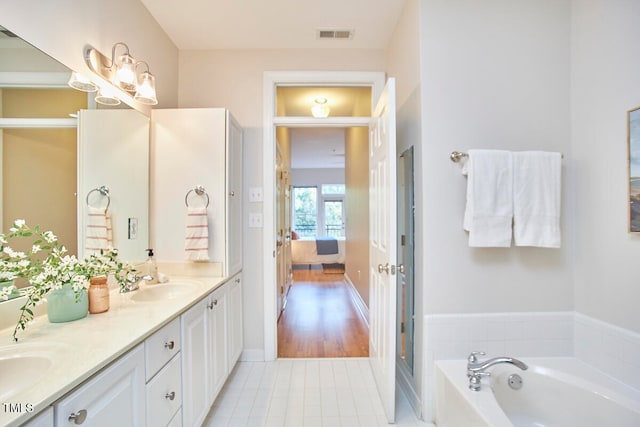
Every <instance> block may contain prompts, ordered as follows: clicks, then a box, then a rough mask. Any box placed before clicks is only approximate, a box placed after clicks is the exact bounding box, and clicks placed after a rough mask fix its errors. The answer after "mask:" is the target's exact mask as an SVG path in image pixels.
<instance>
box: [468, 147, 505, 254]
mask: <svg viewBox="0 0 640 427" xmlns="http://www.w3.org/2000/svg"><path fill="white" fill-rule="evenodd" d="M465 168H466V172H467V205H466V209H465V213H464V229H465V230H467V231H468V232H469V246H471V247H509V246H511V230H512V227H511V225H512V221H513V167H512V155H511V152H509V151H502V150H469V159H468V160H467V162H466V164H465Z"/></svg>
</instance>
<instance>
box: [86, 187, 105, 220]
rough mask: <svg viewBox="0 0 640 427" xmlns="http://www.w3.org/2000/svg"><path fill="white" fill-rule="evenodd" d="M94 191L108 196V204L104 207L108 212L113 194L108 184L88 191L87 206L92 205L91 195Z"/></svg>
mask: <svg viewBox="0 0 640 427" xmlns="http://www.w3.org/2000/svg"><path fill="white" fill-rule="evenodd" d="M94 191H97V192H98V193H100V194H102V195H103V196H105V197H106V198H107V206H105V207H104V212H105V213H106V212H107V210H109V205H110V204H111V194H109V187H107V186H106V185H102V186H100V187H98V188H94V189H93V190H91V191H89V192H88V193H87V206H89V207H90V206H91V205H89V196H90V195H91V193H93V192H94Z"/></svg>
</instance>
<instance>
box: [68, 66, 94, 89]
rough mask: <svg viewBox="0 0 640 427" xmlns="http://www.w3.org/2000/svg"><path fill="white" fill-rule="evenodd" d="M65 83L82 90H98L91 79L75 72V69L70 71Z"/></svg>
mask: <svg viewBox="0 0 640 427" xmlns="http://www.w3.org/2000/svg"><path fill="white" fill-rule="evenodd" d="M67 84H68V85H69V86H71V87H72V88H74V89H78V90H81V91H83V92H95V91H97V90H98V86H96V85H95V84H93V82H92V81H91V80H89V79H88V78H86V77H85V76H83V75H82V74H80V73H76V72H75V71H72V72H71V77H69V81H68V82H67Z"/></svg>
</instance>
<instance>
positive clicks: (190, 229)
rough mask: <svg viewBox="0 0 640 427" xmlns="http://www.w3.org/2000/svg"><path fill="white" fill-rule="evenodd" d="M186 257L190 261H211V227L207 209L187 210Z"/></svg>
mask: <svg viewBox="0 0 640 427" xmlns="http://www.w3.org/2000/svg"><path fill="white" fill-rule="evenodd" d="M184 257H185V259H186V260H188V261H209V226H208V224H207V208H206V207H188V208H187V229H186V236H185V242H184Z"/></svg>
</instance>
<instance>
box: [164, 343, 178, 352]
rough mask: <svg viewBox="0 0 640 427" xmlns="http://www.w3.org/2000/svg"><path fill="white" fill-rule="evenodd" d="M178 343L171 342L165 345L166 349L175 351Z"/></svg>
mask: <svg viewBox="0 0 640 427" xmlns="http://www.w3.org/2000/svg"><path fill="white" fill-rule="evenodd" d="M175 345H176V343H174V342H173V341H169V342H166V343H164V348H167V349H169V350H173V347H175Z"/></svg>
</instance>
